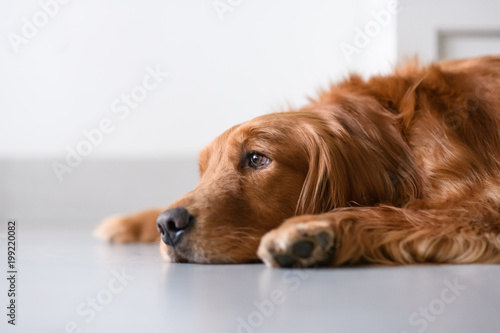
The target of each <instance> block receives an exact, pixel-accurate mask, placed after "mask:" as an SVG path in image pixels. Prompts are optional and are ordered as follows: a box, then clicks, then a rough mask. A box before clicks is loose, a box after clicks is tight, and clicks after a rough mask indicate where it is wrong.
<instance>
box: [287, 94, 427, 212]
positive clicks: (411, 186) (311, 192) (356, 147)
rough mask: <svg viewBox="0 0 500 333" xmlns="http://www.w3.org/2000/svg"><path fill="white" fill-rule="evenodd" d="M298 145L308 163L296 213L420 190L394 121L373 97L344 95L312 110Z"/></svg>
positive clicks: (402, 198) (397, 201) (394, 198)
mask: <svg viewBox="0 0 500 333" xmlns="http://www.w3.org/2000/svg"><path fill="white" fill-rule="evenodd" d="M317 114H318V115H319V120H318V121H313V122H311V123H310V124H308V126H307V128H308V130H307V131H306V134H305V135H304V137H303V138H304V140H303V148H304V150H305V153H306V155H307V157H306V158H308V159H309V162H308V163H309V168H308V172H307V175H306V179H305V181H304V185H303V187H302V192H301V194H300V197H299V200H298V204H297V208H296V213H297V214H320V213H324V212H328V211H330V210H332V209H334V208H336V207H345V206H350V205H362V206H371V205H374V204H378V203H387V204H392V205H396V206H401V205H403V204H404V203H405V202H407V201H408V200H409V199H410V198H417V197H419V196H420V188H421V179H420V177H419V174H418V172H417V171H416V170H417V169H416V166H415V163H414V162H413V161H412V159H411V156H410V153H409V148H408V147H407V145H406V143H405V142H404V141H403V140H402V138H401V134H400V133H399V131H398V129H397V128H398V125H397V121H396V120H395V119H394V118H393V116H392V115H391V114H388V112H387V111H385V110H384V109H383V108H382V107H381V106H380V104H378V103H376V102H374V101H373V100H371V99H369V100H356V99H355V100H351V101H348V102H346V101H344V103H343V105H342V106H341V107H339V108H337V109H331V110H325V111H321V110H319V111H317Z"/></svg>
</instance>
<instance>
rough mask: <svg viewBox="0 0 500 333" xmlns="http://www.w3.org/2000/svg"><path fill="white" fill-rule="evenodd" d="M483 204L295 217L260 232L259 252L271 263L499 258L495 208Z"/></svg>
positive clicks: (348, 210) (347, 210)
mask: <svg viewBox="0 0 500 333" xmlns="http://www.w3.org/2000/svg"><path fill="white" fill-rule="evenodd" d="M485 206H486V205H485V204H484V203H478V202H475V203H473V204H471V205H461V206H460V207H454V208H450V209H445V210H435V209H428V210H412V209H402V208H394V207H385V206H381V207H352V208H342V209H338V210H335V211H332V212H330V213H325V214H320V215H303V216H297V217H294V218H291V219H289V220H287V221H285V222H284V223H283V224H282V225H281V226H280V227H278V228H277V229H274V230H272V231H270V232H269V233H267V234H266V235H264V237H263V238H262V240H261V243H260V247H259V250H258V255H259V257H260V258H261V259H262V260H263V261H264V262H265V263H266V264H267V265H268V266H273V267H295V266H298V267H311V266H320V265H327V266H337V265H350V264H362V263H374V264H384V265H398V264H417V263H428V262H434V263H454V264H465V263H500V212H499V210H498V208H496V209H495V208H492V207H485Z"/></svg>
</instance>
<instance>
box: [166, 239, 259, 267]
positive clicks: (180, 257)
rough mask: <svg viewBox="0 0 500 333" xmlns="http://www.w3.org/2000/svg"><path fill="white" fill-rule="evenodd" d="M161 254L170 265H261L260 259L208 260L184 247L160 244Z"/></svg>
mask: <svg viewBox="0 0 500 333" xmlns="http://www.w3.org/2000/svg"><path fill="white" fill-rule="evenodd" d="M160 252H161V255H162V257H163V259H164V260H165V261H166V262H169V263H179V264H186V263H191V264H214V265H218V264H235V263H238V264H244V263H260V262H261V261H260V260H259V259H258V258H251V259H250V258H248V259H242V260H235V259H231V258H208V257H205V256H203V255H201V254H200V253H193V251H191V250H189V249H186V248H183V247H180V246H178V247H175V248H174V247H172V246H169V245H166V244H165V243H163V242H161V243H160Z"/></svg>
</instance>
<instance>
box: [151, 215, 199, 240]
mask: <svg viewBox="0 0 500 333" xmlns="http://www.w3.org/2000/svg"><path fill="white" fill-rule="evenodd" d="M193 222H194V216H193V215H191V214H190V213H189V212H188V211H187V210H186V209H185V208H172V209H169V210H166V211H164V212H163V213H161V215H160V216H158V219H157V220H156V226H157V228H158V231H159V232H160V233H161V239H162V240H163V242H165V244H167V245H175V244H176V243H177V242H178V241H179V240H180V238H181V237H182V235H183V234H184V233H185V231H186V230H187V228H188V227H189V226H190V225H192V224H193Z"/></svg>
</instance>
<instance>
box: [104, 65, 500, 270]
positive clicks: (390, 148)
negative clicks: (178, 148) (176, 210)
mask: <svg viewBox="0 0 500 333" xmlns="http://www.w3.org/2000/svg"><path fill="white" fill-rule="evenodd" d="M250 152H258V153H261V154H263V155H265V156H267V157H268V158H269V159H270V163H269V164H267V165H265V166H263V167H262V168H258V169H254V168H251V167H249V166H248V161H247V156H248V154H249V153H250ZM199 165H200V174H201V177H200V183H199V185H198V187H196V188H195V189H194V190H193V191H191V192H189V193H188V194H186V195H185V196H183V197H181V198H180V199H179V200H178V201H176V202H175V203H173V204H172V205H171V206H170V207H184V208H186V209H187V210H188V211H189V212H190V213H191V214H192V215H193V216H194V217H195V219H196V220H195V222H194V225H193V228H191V229H190V231H189V232H188V233H186V234H185V235H184V236H183V238H182V240H181V241H180V242H179V243H178V244H177V245H176V246H175V248H174V247H172V246H167V245H165V244H163V243H162V244H161V249H162V252H163V254H164V257H165V258H166V259H167V260H169V261H173V262H197V263H244V262H250V261H254V260H256V259H258V258H260V259H261V260H263V261H264V262H265V263H266V264H267V265H270V266H294V265H298V266H314V265H319V264H322V265H345V264H359V263H376V264H388V265H391V264H414V263H459V264H460V263H499V262H500V57H496V56H491V57H482V58H475V59H466V60H455V61H446V62H441V63H438V64H434V65H430V66H427V67H423V68H422V67H420V66H419V65H418V64H417V62H416V61H412V62H409V63H407V64H406V65H404V66H401V67H399V68H398V69H397V70H396V71H395V72H394V73H393V74H391V75H387V76H375V77H372V78H371V79H369V80H363V79H362V78H360V77H359V76H356V75H353V76H351V77H350V78H349V79H347V80H345V81H344V82H342V83H340V84H337V85H335V86H332V87H331V88H330V89H329V90H328V91H325V92H323V93H322V94H320V95H319V97H318V98H317V99H314V100H311V103H310V104H309V105H308V106H306V107H304V108H302V109H300V110H298V111H290V112H285V113H275V114H269V115H265V116H261V117H258V118H255V119H253V120H251V121H249V122H246V123H243V124H241V125H237V126H235V127H233V128H231V129H229V130H228V131H226V132H225V133H223V134H222V135H221V136H219V137H218V138H216V139H215V140H214V141H213V142H212V143H210V144H209V145H208V146H207V147H205V148H204V149H203V151H202V152H201V154H200V161H199ZM162 211H163V210H162V209H158V210H151V211H146V212H141V213H138V214H136V215H133V216H128V217H114V218H111V219H109V220H107V221H105V222H104V223H103V224H102V225H101V226H100V227H99V228H98V230H97V233H98V234H100V235H101V236H103V237H105V238H106V239H109V240H112V241H115V242H132V241H142V242H151V241H157V240H159V234H158V232H157V231H156V225H155V221H156V218H157V216H158V215H159V214H160V213H161V212H162Z"/></svg>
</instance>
